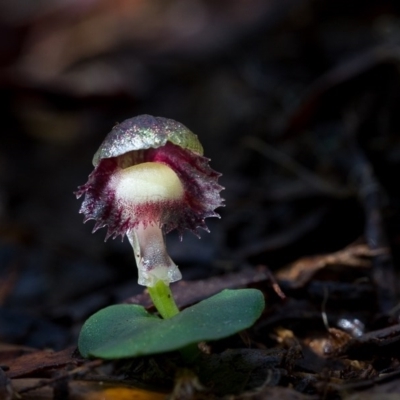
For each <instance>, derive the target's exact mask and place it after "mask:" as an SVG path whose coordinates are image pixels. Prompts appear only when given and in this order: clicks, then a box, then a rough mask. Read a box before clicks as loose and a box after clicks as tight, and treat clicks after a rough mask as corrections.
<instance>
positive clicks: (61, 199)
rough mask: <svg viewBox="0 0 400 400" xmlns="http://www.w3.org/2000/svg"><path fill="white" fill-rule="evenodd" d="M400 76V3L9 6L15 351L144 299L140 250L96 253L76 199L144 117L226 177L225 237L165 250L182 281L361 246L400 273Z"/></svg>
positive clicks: (105, 1)
mask: <svg viewBox="0 0 400 400" xmlns="http://www.w3.org/2000/svg"><path fill="white" fill-rule="evenodd" d="M399 67H400V3H399V2H398V1H395V0H393V1H385V0H383V1H348V0H347V1H341V0H331V1H316V0H314V1H312V0H309V1H308V0H224V1H213V0H168V1H166V0H40V1H39V0H38V1H35V2H27V1H25V0H13V1H3V2H1V3H0V100H1V103H0V104H1V108H0V113H1V119H0V120H1V145H0V304H1V306H2V308H1V311H0V339H1V340H2V341H7V342H13V343H19V344H26V345H31V346H37V347H44V346H51V347H55V348H62V347H63V346H65V345H67V344H69V343H73V341H74V338H75V335H76V332H77V329H79V325H80V323H81V322H82V321H83V319H84V318H86V317H87V316H88V315H89V314H90V313H92V312H93V311H95V310H97V309H99V308H101V307H104V306H105V305H107V304H111V303H115V302H118V301H123V300H124V299H126V298H128V297H130V296H132V295H134V294H136V293H139V292H141V291H142V288H141V287H139V286H138V285H137V284H136V279H137V273H136V268H135V264H134V258H133V255H132V252H131V249H130V246H129V244H128V242H127V241H126V240H125V241H124V242H121V241H120V240H119V239H117V240H115V241H113V240H109V241H108V242H106V243H103V241H104V237H105V231H104V230H101V231H99V232H97V233H96V234H94V235H92V234H91V229H92V226H93V223H91V222H88V223H87V224H86V225H83V224H82V219H83V218H82V216H81V215H79V214H78V210H79V206H80V201H77V200H76V199H75V196H74V195H73V192H74V190H76V188H77V186H78V185H81V184H83V183H85V182H86V179H87V176H88V175H89V173H90V172H91V171H92V168H93V167H92V164H91V160H92V157H93V154H94V153H95V151H96V150H97V148H98V146H99V145H100V143H101V141H102V140H103V138H104V137H105V135H106V134H107V133H108V132H109V131H110V130H111V128H112V126H113V125H114V124H115V123H116V122H120V121H123V120H124V119H126V118H130V117H133V116H135V115H139V114H152V115H156V116H163V117H167V118H172V119H176V120H178V121H179V122H182V123H183V124H185V125H186V126H188V127H189V128H190V129H191V130H192V131H193V132H195V133H196V134H197V135H198V136H199V137H200V139H201V141H202V143H203V145H204V148H205V154H206V155H207V156H208V157H210V158H211V160H212V161H211V165H212V167H213V168H214V169H216V170H217V171H220V172H222V173H223V177H222V179H221V184H222V185H223V186H225V187H226V190H225V191H224V192H223V197H224V198H225V199H226V207H225V208H223V209H220V210H219V211H220V214H221V216H222V219H221V220H216V219H215V220H210V221H209V222H208V226H209V227H210V229H211V233H209V234H208V233H204V234H203V235H202V239H201V240H198V239H197V238H196V237H194V236H193V235H191V234H189V233H187V234H185V235H184V239H183V242H182V243H181V242H179V240H178V238H177V237H176V235H174V234H171V235H170V236H169V238H168V241H169V244H168V248H169V252H170V255H171V257H172V258H173V259H174V260H175V262H176V263H177V264H178V265H180V266H181V269H182V272H183V275H184V278H185V279H200V278H206V277H208V276H214V275H221V274H225V273H227V272H230V271H237V270H241V269H243V268H247V267H249V266H255V265H258V264H265V265H267V266H268V267H269V268H271V270H272V271H275V270H277V269H279V268H280V267H282V266H284V265H286V264H287V263H289V262H291V261H294V260H296V259H298V258H299V257H301V256H305V255H312V254H320V253H325V252H331V251H336V250H339V249H342V248H343V247H345V246H347V245H349V244H351V243H353V242H354V241H357V240H362V238H364V239H365V240H366V241H367V242H368V244H369V245H370V247H371V248H378V247H379V246H386V245H388V246H390V248H391V254H392V256H393V262H392V263H391V266H390V268H392V267H393V268H395V267H396V264H397V259H398V251H399V249H398V247H399V244H400V237H399V235H398V232H399V229H398V228H399V201H398V200H399V195H400V192H399V184H398V178H397V177H398V176H399V167H400V141H399V134H398V132H399V127H400V126H399V125H400V124H399V115H400V114H399V111H400V109H399V107H400V106H399V104H400V102H399V100H400V98H399V97H400V75H399ZM376 218H377V219H378V220H376ZM376 221H378V222H376ZM372 222H373V223H374V224H375V223H376V225H374V227H376V226H378V228H377V230H376V229H375V230H374V231H373V232H372V233H371V232H370V231H369V230H368V229H369V227H370V226H371V224H372ZM393 290H394V291H396V290H397V288H394V289H393Z"/></svg>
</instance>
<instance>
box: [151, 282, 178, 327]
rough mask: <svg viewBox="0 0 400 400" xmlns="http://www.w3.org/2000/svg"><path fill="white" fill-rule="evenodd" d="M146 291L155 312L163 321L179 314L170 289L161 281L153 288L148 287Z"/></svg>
mask: <svg viewBox="0 0 400 400" xmlns="http://www.w3.org/2000/svg"><path fill="white" fill-rule="evenodd" d="M147 290H148V292H149V295H150V297H151V300H153V303H154V305H155V307H156V309H157V311H158V312H159V313H160V315H161V316H162V317H163V318H164V319H167V318H171V317H173V316H174V315H176V314H178V313H179V309H178V307H177V305H176V303H175V300H174V296H173V295H172V292H171V289H170V288H169V286H167V285H166V284H165V283H164V282H163V281H158V282H157V283H156V284H155V285H154V286H153V287H150V286H148V287H147Z"/></svg>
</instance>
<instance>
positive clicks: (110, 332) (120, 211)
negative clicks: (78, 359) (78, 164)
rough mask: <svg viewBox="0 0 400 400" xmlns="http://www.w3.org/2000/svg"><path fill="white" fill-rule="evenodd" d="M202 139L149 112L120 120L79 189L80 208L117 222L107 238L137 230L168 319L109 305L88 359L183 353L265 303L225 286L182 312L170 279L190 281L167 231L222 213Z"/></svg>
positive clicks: (141, 258)
mask: <svg viewBox="0 0 400 400" xmlns="http://www.w3.org/2000/svg"><path fill="white" fill-rule="evenodd" d="M209 161H210V160H209V159H207V158H205V157H204V156H203V148H202V145H201V144H200V142H199V140H198V138H197V136H196V135H195V134H194V133H192V132H191V131H190V130H189V129H188V128H186V127H185V126H184V125H182V124H181V123H179V122H176V121H174V120H171V119H167V118H162V117H152V116H150V115H141V116H137V117H134V118H130V119H128V120H126V121H124V122H122V123H120V124H118V125H116V126H115V127H114V128H113V129H112V130H111V132H110V133H109V134H108V135H107V137H106V138H105V140H104V141H103V143H102V144H101V146H100V148H99V149H98V151H97V152H96V154H95V155H94V158H93V165H94V167H95V169H94V171H93V172H92V173H91V174H90V175H89V179H88V182H87V183H86V184H84V185H83V186H80V187H79V188H78V191H77V192H76V195H77V197H78V198H79V197H81V196H83V195H84V201H83V203H82V206H81V209H80V212H81V213H82V214H84V216H85V222H86V221H87V220H90V219H93V220H95V221H96V222H95V226H94V231H96V230H97V229H99V228H102V227H104V226H107V229H108V230H107V235H106V239H108V238H109V237H113V238H115V237H117V236H121V237H122V238H123V237H124V236H127V238H128V240H129V243H130V244H131V246H132V248H133V252H134V256H135V259H136V264H137V268H138V283H139V284H140V285H143V286H146V287H147V289H148V292H149V294H150V297H151V299H152V300H153V303H154V305H155V307H156V309H157V311H158V312H159V314H160V316H161V317H162V318H160V317H158V316H156V315H153V314H150V313H148V312H147V311H146V310H145V309H144V308H143V307H141V306H138V305H130V304H120V305H114V306H110V307H107V308H105V309H103V310H100V311H99V312H97V313H96V314H94V315H93V316H92V317H90V318H89V319H88V320H87V321H86V323H85V324H84V326H83V328H82V331H81V333H80V337H79V349H80V352H81V353H82V355H83V356H85V357H89V356H95V357H100V358H106V359H115V358H127V357H134V356H138V355H145V354H154V353H159V352H165V351H171V350H178V349H182V348H185V346H188V345H191V344H194V343H197V342H199V341H205V340H216V339H220V338H222V337H226V336H229V335H231V334H233V333H236V332H238V331H240V330H242V329H245V328H247V327H249V326H251V325H252V324H253V323H254V321H255V320H256V319H257V318H258V317H259V316H260V314H261V312H262V310H263V307H264V300H263V296H262V294H261V292H259V291H257V290H254V289H242V290H225V291H222V292H221V293H219V294H217V295H215V296H213V297H211V298H209V299H206V300H204V301H202V302H200V303H198V304H196V305H194V306H192V307H189V308H186V309H185V310H183V311H182V312H179V309H178V307H177V306H176V303H175V301H174V297H173V294H172V291H171V289H170V283H172V282H175V281H177V280H180V279H181V278H182V275H181V273H180V271H179V268H178V267H177V265H175V263H174V262H173V261H172V260H171V258H170V256H169V255H168V253H167V249H166V245H165V234H166V233H168V232H170V231H171V230H174V229H177V230H178V231H179V233H180V235H181V237H182V233H183V231H184V230H189V231H191V232H193V233H194V234H196V235H197V236H199V232H198V229H199V228H202V229H204V230H206V231H208V228H207V226H206V225H205V218H208V217H219V215H218V214H217V213H216V212H215V209H216V208H218V207H220V206H222V205H223V200H222V199H221V197H220V192H221V190H222V189H223V187H222V186H220V185H219V184H218V178H219V176H220V174H219V173H218V172H216V171H214V170H213V169H211V167H210V166H209Z"/></svg>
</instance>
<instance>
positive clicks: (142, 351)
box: [78, 289, 264, 359]
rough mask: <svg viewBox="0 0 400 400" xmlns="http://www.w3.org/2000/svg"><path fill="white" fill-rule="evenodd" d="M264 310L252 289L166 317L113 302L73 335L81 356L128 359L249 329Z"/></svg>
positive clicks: (258, 294)
mask: <svg viewBox="0 0 400 400" xmlns="http://www.w3.org/2000/svg"><path fill="white" fill-rule="evenodd" d="M263 309H264V296H263V295H262V293H261V292H260V291H259V290H256V289H240V290H224V291H222V292H221V293H218V294H216V295H215V296H212V297H210V298H208V299H206V300H203V301H201V302H200V303H197V304H195V305H194V306H192V307H188V308H186V309H185V310H183V311H182V312H180V313H179V314H177V315H175V316H174V317H172V318H169V319H160V318H158V317H156V316H154V315H152V314H149V313H148V312H147V311H146V310H145V309H144V308H143V307H141V306H138V305H131V304H119V305H114V306H110V307H107V308H105V309H103V310H100V311H99V312H97V313H96V314H94V315H92V316H91V317H90V318H89V319H88V320H87V321H86V322H85V324H84V326H83V328H82V331H81V333H80V336H79V343H78V346H79V351H80V352H81V354H82V355H83V356H84V357H99V358H105V359H117V358H129V357H136V356H143V355H148V354H155V353H164V352H167V351H173V350H178V349H181V348H183V347H185V346H187V345H189V344H192V343H197V342H201V341H208V340H217V339H221V338H224V337H227V336H230V335H232V334H234V333H236V332H239V331H241V330H243V329H246V328H248V327H250V326H251V325H252V324H253V323H254V322H255V321H256V320H257V319H258V318H259V316H260V315H261V313H262V311H263Z"/></svg>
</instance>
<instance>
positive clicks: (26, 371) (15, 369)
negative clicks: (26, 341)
mask: <svg viewBox="0 0 400 400" xmlns="http://www.w3.org/2000/svg"><path fill="white" fill-rule="evenodd" d="M73 351H74V348H72V347H69V348H67V349H65V350H62V351H59V352H53V351H50V350H49V351H47V350H38V351H35V352H33V353H29V354H24V355H22V356H20V357H17V358H15V359H12V360H8V361H7V364H6V366H7V376H8V377H9V378H17V377H22V376H28V375H30V374H32V373H37V372H41V371H43V370H46V369H50V368H60V367H63V366H67V365H71V364H72V365H78V364H80V363H81V362H82V361H80V360H79V359H74V358H72V353H73Z"/></svg>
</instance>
